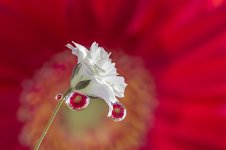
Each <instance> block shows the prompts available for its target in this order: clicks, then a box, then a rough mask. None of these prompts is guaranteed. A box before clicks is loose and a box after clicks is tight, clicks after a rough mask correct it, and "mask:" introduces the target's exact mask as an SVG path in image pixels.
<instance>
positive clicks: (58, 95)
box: [55, 93, 63, 100]
mask: <svg viewBox="0 0 226 150" xmlns="http://www.w3.org/2000/svg"><path fill="white" fill-rule="evenodd" d="M62 97H63V94H61V93H59V94H57V95H56V96H55V99H56V100H61V99H62Z"/></svg>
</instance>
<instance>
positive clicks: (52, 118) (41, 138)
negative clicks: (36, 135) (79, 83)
mask: <svg viewBox="0 0 226 150" xmlns="http://www.w3.org/2000/svg"><path fill="white" fill-rule="evenodd" d="M70 91H71V89H68V90H67V92H65V93H64V95H63V97H62V98H61V100H60V101H59V102H58V104H57V106H56V107H55V109H54V111H53V114H52V115H51V117H50V119H49V121H48V123H47V125H46V127H45V129H44V131H43V132H42V135H41V137H40V139H39V140H38V142H37V144H36V145H35V147H34V150H38V149H39V147H40V145H41V144H42V141H43V139H44V137H45V136H46V133H47V132H48V130H49V128H50V126H51V124H52V123H53V120H54V118H55V117H56V115H57V113H58V111H59V110H60V107H61V106H62V104H63V102H64V98H65V96H66V95H67V94H68V93H69V92H70Z"/></svg>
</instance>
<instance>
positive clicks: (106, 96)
mask: <svg viewBox="0 0 226 150" xmlns="http://www.w3.org/2000/svg"><path fill="white" fill-rule="evenodd" d="M72 43H73V44H74V45H75V47H74V46H72V45H71V44H67V45H66V46H67V47H68V48H69V49H71V50H72V54H74V55H76V56H77V57H78V65H77V66H76V67H75V69H74V71H73V74H72V78H71V88H72V89H77V90H79V92H81V93H83V94H86V95H88V96H92V97H99V98H101V99H103V100H105V102H106V103H107V104H108V106H109V112H108V116H111V113H112V110H113V104H115V103H119V102H118V100H117V98H116V97H119V98H121V97H124V91H125V87H126V86H127V84H126V83H125V80H124V77H122V76H118V73H117V70H116V68H115V63H112V60H111V59H110V58H109V56H110V53H107V52H106V51H105V50H104V49H103V48H102V47H98V44H97V43H96V42H93V44H92V45H91V47H90V50H88V49H86V48H85V47H84V46H82V45H79V44H77V43H74V42H72ZM76 87H77V88H76ZM80 87H85V88H80Z"/></svg>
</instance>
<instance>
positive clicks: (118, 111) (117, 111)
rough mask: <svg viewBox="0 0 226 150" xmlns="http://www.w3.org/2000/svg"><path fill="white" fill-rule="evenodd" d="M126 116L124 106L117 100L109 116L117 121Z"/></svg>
mask: <svg viewBox="0 0 226 150" xmlns="http://www.w3.org/2000/svg"><path fill="white" fill-rule="evenodd" d="M125 117H126V109H125V107H124V106H123V105H122V104H121V103H119V102H117V103H114V104H113V110H112V113H111V118H112V119H113V120H114V121H116V122H118V121H122V120H123V119H124V118H125Z"/></svg>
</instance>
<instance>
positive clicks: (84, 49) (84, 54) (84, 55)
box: [72, 41, 89, 60]
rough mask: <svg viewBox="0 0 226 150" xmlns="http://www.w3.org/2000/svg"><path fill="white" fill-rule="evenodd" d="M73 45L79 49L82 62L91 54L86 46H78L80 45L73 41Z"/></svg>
mask: <svg viewBox="0 0 226 150" xmlns="http://www.w3.org/2000/svg"><path fill="white" fill-rule="evenodd" d="M72 43H73V44H74V45H75V46H76V47H77V49H78V57H79V59H80V60H83V59H84V58H85V57H86V56H87V53H88V52H89V51H88V50H87V49H86V48H85V47H84V46H82V45H80V44H78V43H75V42H73V41H72Z"/></svg>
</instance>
